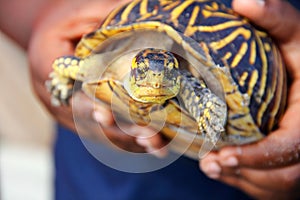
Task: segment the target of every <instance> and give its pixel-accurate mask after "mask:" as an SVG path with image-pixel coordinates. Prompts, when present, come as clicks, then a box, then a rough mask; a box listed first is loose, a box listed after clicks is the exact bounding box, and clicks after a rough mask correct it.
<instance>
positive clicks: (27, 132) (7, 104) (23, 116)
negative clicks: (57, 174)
mask: <svg viewBox="0 0 300 200" xmlns="http://www.w3.org/2000/svg"><path fill="white" fill-rule="evenodd" d="M28 69H29V68H28V61H27V58H26V54H25V52H24V51H23V50H22V49H20V48H19V47H18V46H17V45H16V44H14V43H13V42H12V41H10V40H9V39H8V38H7V37H6V36H5V35H4V34H2V33H1V32H0V91H1V95H0V189H1V190H0V199H1V200H20V199H30V200H50V199H52V183H53V178H52V174H53V162H52V154H51V146H52V141H53V136H54V134H53V122H52V120H51V117H50V116H49V115H48V114H47V112H46V111H45V110H44V109H43V107H42V106H41V104H40V103H39V102H38V101H37V100H36V98H35V96H34V95H33V93H32V90H31V85H30V81H29V71H28Z"/></svg>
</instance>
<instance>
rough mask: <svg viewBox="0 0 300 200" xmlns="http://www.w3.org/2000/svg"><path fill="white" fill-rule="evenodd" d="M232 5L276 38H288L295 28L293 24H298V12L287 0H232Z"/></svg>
mask: <svg viewBox="0 0 300 200" xmlns="http://www.w3.org/2000/svg"><path fill="white" fill-rule="evenodd" d="M232 7H233V9H234V10H235V11H236V12H238V13H240V14H241V15H243V16H246V17H247V18H249V19H250V20H251V21H252V22H254V23H255V24H256V25H259V26H261V27H263V28H264V29H266V30H268V31H269V33H270V34H271V35H273V36H275V37H276V38H277V39H284V40H285V39H287V38H290V37H291V35H292V34H294V30H296V27H297V26H295V25H298V19H299V13H298V12H297V10H296V9H295V8H294V7H292V6H291V5H290V4H289V3H288V2H287V1H282V0H248V1H240V0H234V1H233V2H232ZM254 11H255V12H254Z"/></svg>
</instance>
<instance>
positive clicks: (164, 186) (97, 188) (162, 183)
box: [54, 0, 300, 200]
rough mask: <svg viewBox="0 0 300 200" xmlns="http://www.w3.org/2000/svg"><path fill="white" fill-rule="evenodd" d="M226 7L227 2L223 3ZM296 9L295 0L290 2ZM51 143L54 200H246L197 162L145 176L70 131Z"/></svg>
mask: <svg viewBox="0 0 300 200" xmlns="http://www.w3.org/2000/svg"><path fill="white" fill-rule="evenodd" d="M223 2H224V3H226V4H227V5H230V2H231V1H230V0H223ZM291 2H292V3H293V4H294V5H295V6H296V7H298V8H299V7H300V3H299V1H297V0H295V1H291ZM57 132H58V134H57V138H56V141H55V148H54V157H55V198H56V199H57V200H71V199H72V200H77V199H78V200H94V199H95V200H96V199H97V200H99V199H105V200H106V199H109V200H135V199H138V200H139V199H144V200H147V199H151V200H152V199H164V200H166V199H172V200H173V199H174V200H176V199H180V200H182V199H187V200H193V199H197V200H199V199H222V200H226V199H250V198H249V197H248V196H246V195H245V194H244V193H242V192H241V191H239V190H237V189H235V188H232V187H230V186H227V185H225V184H223V183H221V182H218V181H214V180H211V179H209V178H207V177H206V176H205V175H204V174H203V173H202V172H201V171H200V169H199V166H198V162H197V161H194V160H191V159H189V158H186V157H184V156H182V157H180V158H179V159H178V160H176V161H175V162H173V163H172V164H170V165H168V166H166V167H164V168H162V169H159V170H156V171H153V172H147V173H129V172H122V171H118V170H116V169H113V168H110V167H108V166H106V165H104V164H103V163H102V162H100V161H98V160H97V159H95V158H94V157H93V156H92V155H91V154H90V153H89V152H88V150H87V149H86V148H85V146H84V145H83V143H82V140H81V139H80V138H79V137H78V136H77V135H76V134H75V133H72V132H71V131H69V130H67V129H65V128H63V127H61V126H58V127H57Z"/></svg>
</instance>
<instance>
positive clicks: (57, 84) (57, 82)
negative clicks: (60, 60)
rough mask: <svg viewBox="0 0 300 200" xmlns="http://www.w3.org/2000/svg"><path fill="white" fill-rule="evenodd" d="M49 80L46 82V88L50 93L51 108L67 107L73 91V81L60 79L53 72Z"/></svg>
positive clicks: (64, 78)
mask: <svg viewBox="0 0 300 200" xmlns="http://www.w3.org/2000/svg"><path fill="white" fill-rule="evenodd" d="M49 77H50V80H48V81H46V88H47V89H48V91H49V92H50V93H51V104H52V105H53V106H61V105H69V99H70V97H71V95H72V91H73V80H72V79H70V78H66V77H61V76H59V75H57V74H56V73H55V72H53V73H51V74H50V76H49Z"/></svg>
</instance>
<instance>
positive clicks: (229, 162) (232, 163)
mask: <svg viewBox="0 0 300 200" xmlns="http://www.w3.org/2000/svg"><path fill="white" fill-rule="evenodd" d="M221 164H222V165H223V166H226V167H236V166H238V164H239V161H238V159H237V158H236V157H234V156H230V157H228V158H226V159H225V160H222V161H221Z"/></svg>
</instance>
